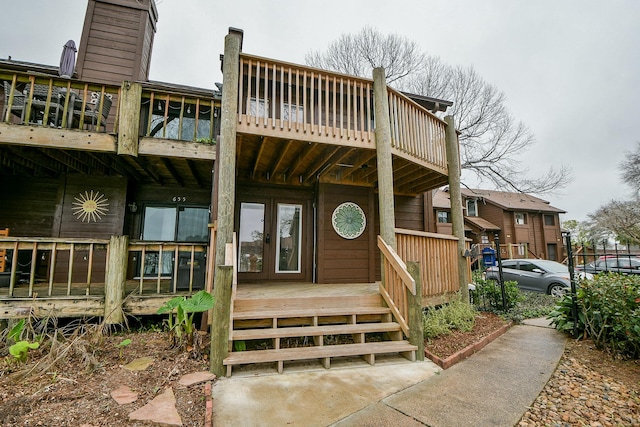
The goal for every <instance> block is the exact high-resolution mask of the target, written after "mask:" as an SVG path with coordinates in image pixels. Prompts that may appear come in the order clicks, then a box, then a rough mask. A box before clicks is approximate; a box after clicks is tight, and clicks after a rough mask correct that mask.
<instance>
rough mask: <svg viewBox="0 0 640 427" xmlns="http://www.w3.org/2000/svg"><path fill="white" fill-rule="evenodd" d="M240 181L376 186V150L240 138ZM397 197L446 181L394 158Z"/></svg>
mask: <svg viewBox="0 0 640 427" xmlns="http://www.w3.org/2000/svg"><path fill="white" fill-rule="evenodd" d="M236 149H237V163H236V169H237V176H238V178H239V179H241V180H248V181H257V182H263V183H273V184H287V185H300V186H310V185H314V184H315V183H316V182H327V183H336V184H347V185H362V186H368V187H377V183H378V169H377V162H376V157H375V156H376V152H375V150H371V149H365V148H355V147H346V146H340V145H329V144H321V143H317V142H308V141H302V140H293V139H282V138H274V137H268V136H258V135H248V134H239V135H238V138H237V146H236ZM393 174H394V188H395V192H396V194H407V195H416V194H419V193H422V192H424V191H427V190H430V189H433V188H437V187H440V186H442V185H445V184H446V183H447V176H446V175H443V174H441V173H439V172H437V171H434V170H431V169H428V168H425V167H423V166H420V165H418V164H415V163H413V162H411V161H409V160H406V159H403V158H401V157H396V156H394V158H393Z"/></svg>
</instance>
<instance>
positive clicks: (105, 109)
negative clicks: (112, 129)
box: [73, 92, 113, 132]
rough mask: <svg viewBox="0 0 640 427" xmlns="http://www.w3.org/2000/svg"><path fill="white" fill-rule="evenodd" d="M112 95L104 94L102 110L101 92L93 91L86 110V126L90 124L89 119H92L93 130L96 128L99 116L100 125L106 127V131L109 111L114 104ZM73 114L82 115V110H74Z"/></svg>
mask: <svg viewBox="0 0 640 427" xmlns="http://www.w3.org/2000/svg"><path fill="white" fill-rule="evenodd" d="M111 98H112V96H111V94H109V93H105V94H103V95H102V99H103V101H102V110H100V93H98V92H92V93H91V99H90V100H89V102H87V108H85V111H84V124H85V126H89V121H91V127H92V129H93V130H96V125H97V124H98V118H99V119H100V127H102V128H104V130H105V132H106V130H107V118H108V117H109V111H111V105H112V104H113V101H112V99H111ZM73 115H74V116H75V117H80V111H77V110H76V111H74V112H73Z"/></svg>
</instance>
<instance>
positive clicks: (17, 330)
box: [7, 319, 25, 341]
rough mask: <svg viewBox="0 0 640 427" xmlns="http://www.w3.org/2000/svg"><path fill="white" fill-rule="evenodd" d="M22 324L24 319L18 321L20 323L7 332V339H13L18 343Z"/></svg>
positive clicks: (22, 327)
mask: <svg viewBox="0 0 640 427" xmlns="http://www.w3.org/2000/svg"><path fill="white" fill-rule="evenodd" d="M24 323H25V319H20V321H19V322H18V323H16V324H15V326H14V327H13V328H11V331H10V332H9V335H7V338H9V339H11V338H13V339H14V340H16V341H18V340H19V339H20V335H22V330H23V329H24Z"/></svg>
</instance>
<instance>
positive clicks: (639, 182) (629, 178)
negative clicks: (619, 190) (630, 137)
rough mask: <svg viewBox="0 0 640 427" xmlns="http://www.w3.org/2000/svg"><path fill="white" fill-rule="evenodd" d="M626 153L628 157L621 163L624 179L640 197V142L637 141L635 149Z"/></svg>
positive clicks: (637, 197) (639, 197)
mask: <svg viewBox="0 0 640 427" xmlns="http://www.w3.org/2000/svg"><path fill="white" fill-rule="evenodd" d="M626 155H627V158H626V159H625V160H624V161H623V162H622V163H621V164H620V166H621V168H622V180H623V181H624V182H626V183H627V184H628V185H629V186H630V187H631V188H632V189H633V190H634V191H635V197H636V199H640V142H636V148H635V151H630V152H627V153H626Z"/></svg>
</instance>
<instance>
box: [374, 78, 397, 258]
mask: <svg viewBox="0 0 640 427" xmlns="http://www.w3.org/2000/svg"><path fill="white" fill-rule="evenodd" d="M373 96H374V104H375V114H376V129H375V135H376V155H377V156H376V157H377V162H378V199H379V200H378V205H379V211H380V236H381V237H382V239H383V240H384V241H385V243H386V244H387V245H389V246H391V247H392V248H393V250H396V232H395V227H396V220H395V214H394V201H393V159H392V157H391V122H390V120H391V119H390V118H389V97H388V94H387V83H386V80H385V73H384V68H381V67H378V68H374V69H373Z"/></svg>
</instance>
